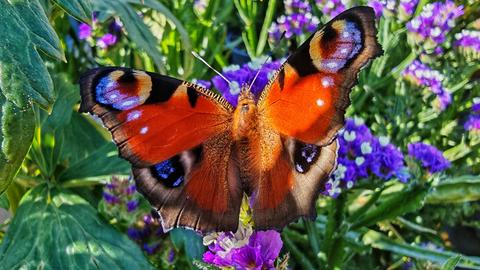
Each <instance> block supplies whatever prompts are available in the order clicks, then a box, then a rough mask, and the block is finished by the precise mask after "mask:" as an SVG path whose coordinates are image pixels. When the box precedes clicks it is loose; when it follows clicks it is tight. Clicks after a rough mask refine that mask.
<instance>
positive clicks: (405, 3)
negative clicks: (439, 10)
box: [400, 0, 418, 18]
mask: <svg viewBox="0 0 480 270" xmlns="http://www.w3.org/2000/svg"><path fill="white" fill-rule="evenodd" d="M417 5H418V0H400V17H403V18H408V17H410V16H412V15H413V13H414V12H415V9H416V7H417Z"/></svg>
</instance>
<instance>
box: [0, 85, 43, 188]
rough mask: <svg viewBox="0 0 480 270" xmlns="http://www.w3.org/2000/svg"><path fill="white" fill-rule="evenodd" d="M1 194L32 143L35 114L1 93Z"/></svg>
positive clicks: (30, 109)
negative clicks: (18, 105)
mask: <svg viewBox="0 0 480 270" xmlns="http://www.w3.org/2000/svg"><path fill="white" fill-rule="evenodd" d="M0 109H1V111H0V122H1V132H0V143H1V151H0V194H2V193H3V192H4V191H5V190H6V189H7V187H8V186H9V185H10V183H11V182H12V179H13V178H14V177H15V175H16V174H17V171H18V169H19V168H20V165H22V162H23V159H24V158H25V155H26V154H27V152H28V149H29V148H30V145H31V144H32V139H33V133H34V131H35V116H34V114H33V110H32V108H26V109H24V110H21V109H19V108H18V107H17V106H15V105H14V104H13V103H12V102H10V101H7V100H6V99H5V97H4V96H3V95H1V94H0Z"/></svg>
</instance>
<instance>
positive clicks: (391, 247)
mask: <svg viewBox="0 0 480 270" xmlns="http://www.w3.org/2000/svg"><path fill="white" fill-rule="evenodd" d="M363 243H364V244H366V245H370V246H372V247H373V248H377V249H381V250H388V251H391V252H394V253H397V254H400V255H403V256H407V257H412V258H416V259H420V260H427V261H431V262H434V263H437V264H444V263H446V262H447V261H448V260H449V259H450V258H452V257H457V256H461V254H458V253H455V252H450V251H441V250H432V249H429V248H425V247H421V246H416V245H408V244H403V243H398V242H396V241H394V240H392V239H389V238H388V237H387V236H385V235H383V234H381V233H379V232H376V231H372V230H370V231H368V232H367V233H366V234H365V235H364V236H363ZM457 266H459V267H465V268H467V269H480V258H479V257H468V256H462V258H461V259H460V261H459V262H458V264H457Z"/></svg>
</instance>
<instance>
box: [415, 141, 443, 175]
mask: <svg viewBox="0 0 480 270" xmlns="http://www.w3.org/2000/svg"><path fill="white" fill-rule="evenodd" d="M408 155H409V156H412V157H414V158H416V159H418V160H419V161H420V162H421V163H422V166H423V167H424V168H426V169H427V170H428V171H429V172H430V173H436V172H441V171H444V170H446V169H447V168H449V167H450V161H448V160H447V159H446V158H445V157H444V156H443V153H442V152H441V151H440V150H438V149H437V148H435V147H434V146H431V145H429V144H426V143H422V142H418V143H411V144H409V145H408Z"/></svg>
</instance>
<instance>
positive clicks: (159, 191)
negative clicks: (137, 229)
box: [133, 132, 243, 232]
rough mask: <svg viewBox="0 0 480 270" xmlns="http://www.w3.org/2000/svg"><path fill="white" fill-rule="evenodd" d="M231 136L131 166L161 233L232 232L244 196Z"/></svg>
mask: <svg viewBox="0 0 480 270" xmlns="http://www.w3.org/2000/svg"><path fill="white" fill-rule="evenodd" d="M230 137H231V134H230V133H228V132H226V133H223V134H219V135H217V136H215V137H213V138H211V139H209V140H207V141H206V142H204V143H203V144H202V145H201V146H198V147H196V148H194V149H191V150H187V151H183V152H181V153H179V154H178V155H176V156H174V157H173V158H171V159H169V160H166V161H164V162H161V163H159V164H156V165H154V166H151V167H148V168H139V167H134V168H133V174H134V178H135V179H136V184H137V188H138V190H139V191H140V192H141V193H142V194H144V196H145V197H146V198H148V199H149V201H150V203H151V205H152V206H153V207H155V209H157V210H158V212H159V214H160V217H161V221H162V226H163V228H164V230H165V231H168V230H170V229H172V228H175V227H186V228H191V229H193V230H196V231H202V232H211V231H235V230H236V228H237V226H238V215H239V212H240V205H241V200H242V196H243V192H242V188H241V184H240V179H239V172H238V167H237V166H236V164H235V163H234V162H233V160H232V150H231V149H232V140H231V138H230Z"/></svg>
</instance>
